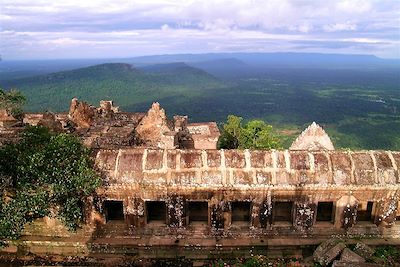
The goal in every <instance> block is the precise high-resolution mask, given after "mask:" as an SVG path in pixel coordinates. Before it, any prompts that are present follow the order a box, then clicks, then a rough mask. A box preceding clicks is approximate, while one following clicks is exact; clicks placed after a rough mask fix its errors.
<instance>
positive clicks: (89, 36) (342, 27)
mask: <svg viewBox="0 0 400 267" xmlns="http://www.w3.org/2000/svg"><path fill="white" fill-rule="evenodd" d="M398 10H400V1H391V0H381V1H377V0H324V1H312V0H186V1H183V0H164V1H163V0H146V1H143V0H113V1H109V0H90V1H89V0H88V1H83V0H63V1H54V0H35V1H28V0H2V12H1V13H2V14H1V16H0V30H1V31H2V32H1V33H0V38H1V39H2V42H1V43H0V52H1V53H2V55H3V57H4V58H7V55H9V57H16V56H20V57H33V56H38V57H39V56H52V55H54V53H52V54H51V55H50V54H49V53H48V49H46V48H48V47H49V46H56V48H54V47H53V48H52V49H58V50H57V51H58V53H57V55H64V54H63V53H64V52H65V55H70V54H74V57H80V56H87V55H88V54H91V53H93V54H95V53H96V51H98V52H99V53H100V52H104V51H105V50H108V54H110V55H111V56H113V55H122V53H126V56H131V53H132V52H134V53H135V54H145V53H150V54H156V53H166V52H168V53H173V52H207V51H214V50H218V51H223V50H224V49H226V50H228V51H232V50H235V51H240V49H243V50H246V51H251V50H253V51H275V50H276V49H277V50H278V51H279V49H281V50H282V51H283V49H289V50H290V49H295V46H294V45H293V42H307V41H308V42H314V46H316V45H317V44H320V47H319V48H318V49H317V48H315V50H318V51H320V50H321V51H329V52H332V50H328V49H327V48H326V47H327V45H326V44H327V43H329V44H330V45H329V47H335V45H334V42H346V47H347V49H348V51H349V52H354V51H353V50H352V49H357V48H358V47H360V46H358V45H359V44H368V45H369V47H371V46H374V48H373V49H372V50H371V53H376V51H379V48H382V49H383V48H384V49H385V51H383V50H382V51H383V52H382V53H385V55H391V56H397V57H400V52H399V47H397V46H398V41H399V39H400V36H399V19H398V17H399V13H398ZM3 40H5V41H3ZM370 40H375V41H376V42H370ZM351 42H353V43H354V47H355V48H354V47H352V48H351V45H347V43H351ZM25 44H29V49H24V48H23V47H22V46H24V45H25ZM266 44H268V45H266ZM383 44H385V46H383ZM35 45H37V48H34V47H35ZM46 46H47V47H46ZM89 46H90V48H89ZM343 46H344V45H340V47H343ZM116 47H117V48H116ZM338 47H339V45H338ZM69 48H70V49H71V50H63V49H69ZM72 48H75V50H72ZM89 49H90V51H89ZM151 49H153V50H151ZM324 49H325V50H324ZM330 49H334V48H330ZM336 49H338V48H336ZM341 49H342V48H341ZM343 49H346V48H343ZM359 49H361V48H359ZM362 49H364V50H360V51H359V52H360V53H361V52H367V53H368V51H367V50H365V49H366V48H365V47H362ZM19 51H25V52H24V53H20V52H19ZM29 52H31V54H29ZM67 52H68V53H67Z"/></svg>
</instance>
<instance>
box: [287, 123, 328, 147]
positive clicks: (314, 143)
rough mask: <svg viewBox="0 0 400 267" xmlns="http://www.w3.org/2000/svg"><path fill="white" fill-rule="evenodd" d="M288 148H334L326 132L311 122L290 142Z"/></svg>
mask: <svg viewBox="0 0 400 267" xmlns="http://www.w3.org/2000/svg"><path fill="white" fill-rule="evenodd" d="M289 149H290V150H335V148H334V147H333V144H332V141H331V139H330V138H329V136H328V134H327V133H326V132H325V130H324V129H322V127H321V126H319V125H318V124H317V123H315V122H313V123H312V124H311V125H310V126H308V127H307V128H306V129H305V130H304V131H303V132H302V133H301V134H300V135H299V136H298V137H297V138H296V140H295V141H294V142H293V143H292V145H291V146H290V148H289Z"/></svg>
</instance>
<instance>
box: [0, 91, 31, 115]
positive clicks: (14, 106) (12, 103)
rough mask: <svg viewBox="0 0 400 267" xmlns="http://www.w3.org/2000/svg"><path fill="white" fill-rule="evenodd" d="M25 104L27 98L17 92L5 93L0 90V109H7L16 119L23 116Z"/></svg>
mask: <svg viewBox="0 0 400 267" xmlns="http://www.w3.org/2000/svg"><path fill="white" fill-rule="evenodd" d="M24 103H25V97H24V96H23V95H22V94H21V93H20V92H19V91H16V90H10V91H8V92H5V91H4V90H3V89H1V88H0V109H6V110H8V111H10V112H11V114H12V115H13V116H14V117H19V116H20V115H21V114H22V105H23V104H24Z"/></svg>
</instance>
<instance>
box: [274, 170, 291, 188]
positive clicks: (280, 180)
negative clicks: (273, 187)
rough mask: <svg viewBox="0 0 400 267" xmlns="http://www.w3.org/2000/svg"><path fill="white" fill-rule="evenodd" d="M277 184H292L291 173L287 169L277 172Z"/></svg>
mask: <svg viewBox="0 0 400 267" xmlns="http://www.w3.org/2000/svg"><path fill="white" fill-rule="evenodd" d="M276 184H279V185H288V184H290V175H289V173H287V172H286V171H277V172H276Z"/></svg>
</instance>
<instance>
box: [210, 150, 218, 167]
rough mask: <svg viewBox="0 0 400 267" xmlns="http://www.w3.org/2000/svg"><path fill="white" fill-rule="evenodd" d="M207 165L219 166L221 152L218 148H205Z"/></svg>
mask: <svg viewBox="0 0 400 267" xmlns="http://www.w3.org/2000/svg"><path fill="white" fill-rule="evenodd" d="M207 166H208V167H211V168H214V167H219V166H221V153H220V151H219V150H207Z"/></svg>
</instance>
